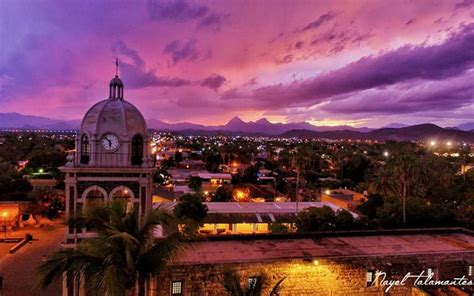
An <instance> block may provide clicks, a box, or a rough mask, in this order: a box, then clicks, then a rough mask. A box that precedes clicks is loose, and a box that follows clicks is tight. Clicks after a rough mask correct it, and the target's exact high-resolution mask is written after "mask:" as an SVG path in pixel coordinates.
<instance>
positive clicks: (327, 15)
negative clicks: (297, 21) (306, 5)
mask: <svg viewBox="0 0 474 296" xmlns="http://www.w3.org/2000/svg"><path fill="white" fill-rule="evenodd" d="M335 16H336V14H335V13H334V12H332V11H329V12H327V13H325V14H322V15H320V16H319V17H318V18H317V19H316V20H315V21H314V22H311V23H309V24H307V25H306V26H305V27H304V28H303V31H308V30H313V29H316V28H319V27H320V26H321V25H323V24H325V23H327V22H329V21H331V20H332V19H333V18H334V17H335Z"/></svg>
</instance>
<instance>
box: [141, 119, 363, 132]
mask: <svg viewBox="0 0 474 296" xmlns="http://www.w3.org/2000/svg"><path fill="white" fill-rule="evenodd" d="M148 127H149V128H153V129H157V130H162V131H178V132H182V131H190V130H195V131H213V132H219V131H220V132H237V133H250V134H265V135H279V134H282V133H285V132H287V131H290V130H310V131H336V130H355V131H360V132H368V131H371V130H372V129H369V128H366V127H362V128H354V127H351V126H348V125H339V126H316V125H312V124H310V123H307V122H296V123H271V122H270V121H268V119H266V118H261V119H259V120H257V121H248V122H245V121H243V120H242V119H240V118H239V117H237V116H235V117H233V118H232V119H231V120H229V122H227V123H226V124H224V125H214V126H212V125H211V126H206V125H200V124H194V123H187V122H184V123H166V122H164V121H161V120H155V119H151V120H148Z"/></svg>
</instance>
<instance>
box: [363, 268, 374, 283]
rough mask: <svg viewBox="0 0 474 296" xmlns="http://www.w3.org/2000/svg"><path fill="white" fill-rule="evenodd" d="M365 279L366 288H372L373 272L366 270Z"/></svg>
mask: <svg viewBox="0 0 474 296" xmlns="http://www.w3.org/2000/svg"><path fill="white" fill-rule="evenodd" d="M365 278H366V283H367V287H372V284H373V282H374V280H375V271H374V270H367V273H366V276H365Z"/></svg>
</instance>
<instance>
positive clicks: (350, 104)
mask: <svg viewBox="0 0 474 296" xmlns="http://www.w3.org/2000/svg"><path fill="white" fill-rule="evenodd" d="M473 79H474V73H469V74H465V75H462V76H458V77H455V78H451V79H445V80H442V81H437V80H433V81H423V82H419V81H410V82H406V83H399V84H395V85H392V86H390V87H386V88H382V89H368V90H365V91H361V92H358V93H356V94H347V95H342V96H341V97H339V98H334V99H333V100H331V101H330V102H328V103H325V104H323V105H322V106H321V107H320V108H321V110H324V111H327V112H330V113H333V114H338V113H341V114H355V113H362V114H409V113H417V112H426V111H443V112H444V111H447V110H453V109H458V108H461V107H464V106H468V105H470V104H472V103H473V97H472V91H473V88H474V85H473V84H472V81H473Z"/></svg>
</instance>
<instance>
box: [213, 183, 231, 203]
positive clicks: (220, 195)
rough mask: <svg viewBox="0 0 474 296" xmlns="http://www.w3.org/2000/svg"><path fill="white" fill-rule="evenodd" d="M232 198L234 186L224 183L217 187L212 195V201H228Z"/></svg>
mask: <svg viewBox="0 0 474 296" xmlns="http://www.w3.org/2000/svg"><path fill="white" fill-rule="evenodd" d="M231 200H232V186H229V185H223V186H220V187H218V188H217V190H216V192H214V194H213V195H212V201H214V202H228V201H231Z"/></svg>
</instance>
